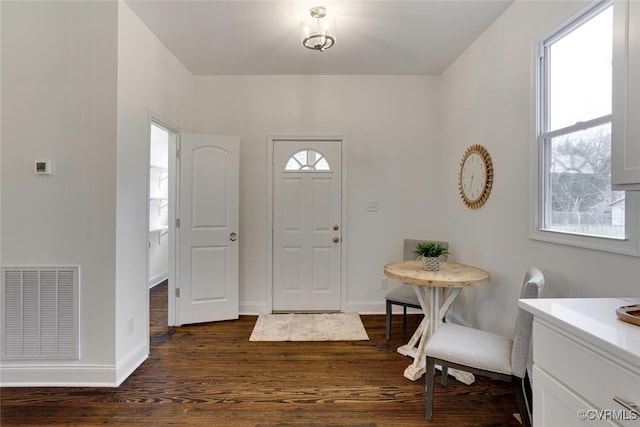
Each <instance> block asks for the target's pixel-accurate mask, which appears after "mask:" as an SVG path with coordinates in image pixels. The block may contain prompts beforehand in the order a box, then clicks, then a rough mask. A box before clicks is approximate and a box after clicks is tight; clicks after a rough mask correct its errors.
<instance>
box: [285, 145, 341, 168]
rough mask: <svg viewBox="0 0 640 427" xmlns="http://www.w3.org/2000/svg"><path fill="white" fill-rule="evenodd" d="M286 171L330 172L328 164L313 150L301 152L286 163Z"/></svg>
mask: <svg viewBox="0 0 640 427" xmlns="http://www.w3.org/2000/svg"><path fill="white" fill-rule="evenodd" d="M284 169H285V170H287V171H330V170H331V168H330V167H329V163H328V162H327V159H325V158H324V157H323V156H322V154H320V153H318V152H317V151H314V150H301V151H298V152H297V153H295V154H294V155H293V156H291V157H290V158H289V160H288V161H287V165H286V166H285V168H284Z"/></svg>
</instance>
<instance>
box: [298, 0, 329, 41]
mask: <svg viewBox="0 0 640 427" xmlns="http://www.w3.org/2000/svg"><path fill="white" fill-rule="evenodd" d="M309 15H310V16H311V18H307V21H308V22H303V24H302V45H303V46H304V47H306V48H307V49H311V50H319V51H320V52H324V51H325V50H326V49H329V48H330V47H332V46H333V45H334V44H336V36H335V34H336V31H335V30H336V26H335V22H334V21H333V20H332V19H331V18H330V17H329V18H327V9H326V8H325V7H324V6H316V7H312V8H311V9H309Z"/></svg>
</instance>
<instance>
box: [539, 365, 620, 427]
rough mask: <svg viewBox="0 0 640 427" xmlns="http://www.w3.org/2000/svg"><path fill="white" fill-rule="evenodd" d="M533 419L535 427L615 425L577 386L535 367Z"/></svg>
mask: <svg viewBox="0 0 640 427" xmlns="http://www.w3.org/2000/svg"><path fill="white" fill-rule="evenodd" d="M533 384H534V388H533V421H534V425H535V427H557V426H563V427H573V426H575V427H586V426H613V425H615V424H613V423H612V422H610V421H608V420H606V419H604V418H606V417H603V416H598V414H599V413H601V411H597V410H596V409H595V408H594V407H593V406H591V405H590V404H589V403H587V402H586V401H585V400H584V399H583V398H582V397H581V396H579V395H578V394H576V393H575V392H574V391H573V390H571V389H569V388H568V387H566V386H564V385H563V384H561V383H560V382H558V381H556V380H555V379H554V378H553V377H551V376H550V375H548V374H547V373H546V372H545V371H543V370H542V369H540V368H539V367H537V366H534V367H533Z"/></svg>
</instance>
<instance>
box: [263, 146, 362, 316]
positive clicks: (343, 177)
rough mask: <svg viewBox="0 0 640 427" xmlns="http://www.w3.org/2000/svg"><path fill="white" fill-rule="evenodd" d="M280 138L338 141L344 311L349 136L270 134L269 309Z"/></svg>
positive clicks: (269, 305)
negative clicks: (275, 162) (277, 147)
mask: <svg viewBox="0 0 640 427" xmlns="http://www.w3.org/2000/svg"><path fill="white" fill-rule="evenodd" d="M276 141H313V142H320V143H321V142H322V141H338V142H340V156H341V162H340V163H341V171H340V174H341V181H342V182H341V183H340V184H341V188H340V191H341V193H342V194H341V201H340V203H341V207H340V210H341V212H340V222H341V227H342V236H341V250H340V311H344V310H345V309H346V307H347V287H346V283H347V244H348V235H349V233H348V223H347V137H346V135H305V136H295V135H293V136H292V135H268V136H267V224H266V225H267V265H266V267H267V277H266V283H267V301H266V307H265V308H266V310H267V311H268V312H269V313H271V312H273V210H274V206H273V185H274V182H273V177H274V167H275V165H274V159H273V154H274V144H275V142H276Z"/></svg>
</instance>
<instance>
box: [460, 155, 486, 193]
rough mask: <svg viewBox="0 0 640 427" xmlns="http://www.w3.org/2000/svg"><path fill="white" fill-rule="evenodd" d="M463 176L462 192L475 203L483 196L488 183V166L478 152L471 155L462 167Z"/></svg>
mask: <svg viewBox="0 0 640 427" xmlns="http://www.w3.org/2000/svg"><path fill="white" fill-rule="evenodd" d="M461 174H462V175H461V184H462V192H463V193H464V194H465V196H467V198H468V199H469V200H470V201H472V202H475V201H476V200H478V199H479V198H480V197H481V196H482V193H483V191H484V186H485V184H486V182H487V166H486V165H485V164H484V159H483V158H482V156H480V154H478V153H476V152H472V153H470V154H469V155H468V156H467V158H466V159H465V161H464V163H463V165H462V172H461Z"/></svg>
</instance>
